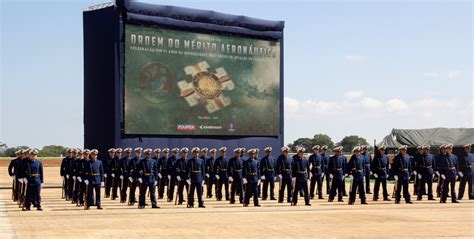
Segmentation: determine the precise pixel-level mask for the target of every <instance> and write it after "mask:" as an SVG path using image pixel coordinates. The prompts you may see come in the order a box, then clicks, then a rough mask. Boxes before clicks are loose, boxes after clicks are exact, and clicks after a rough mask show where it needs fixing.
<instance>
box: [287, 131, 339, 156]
mask: <svg viewBox="0 0 474 239" xmlns="http://www.w3.org/2000/svg"><path fill="white" fill-rule="evenodd" d="M314 145H319V146H323V145H327V146H328V147H329V149H332V148H333V147H334V142H333V141H332V140H331V137H329V136H328V135H326V134H315V135H314V136H313V138H299V139H297V140H295V141H293V143H291V144H288V148H290V150H291V151H292V152H295V151H296V147H299V146H303V147H305V148H306V152H311V148H313V146H314Z"/></svg>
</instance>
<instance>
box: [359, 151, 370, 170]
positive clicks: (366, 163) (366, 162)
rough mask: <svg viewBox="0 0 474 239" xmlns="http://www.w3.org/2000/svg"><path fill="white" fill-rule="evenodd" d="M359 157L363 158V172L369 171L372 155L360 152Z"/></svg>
mask: <svg viewBox="0 0 474 239" xmlns="http://www.w3.org/2000/svg"><path fill="white" fill-rule="evenodd" d="M360 157H361V158H362V159H363V160H364V173H370V163H371V162H372V156H370V153H361V154H360Z"/></svg>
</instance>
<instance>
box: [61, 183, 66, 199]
mask: <svg viewBox="0 0 474 239" xmlns="http://www.w3.org/2000/svg"><path fill="white" fill-rule="evenodd" d="M61 198H62V199H64V198H66V180H65V179H63V191H62V195H61Z"/></svg>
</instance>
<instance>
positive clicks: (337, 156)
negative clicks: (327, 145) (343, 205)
mask: <svg viewBox="0 0 474 239" xmlns="http://www.w3.org/2000/svg"><path fill="white" fill-rule="evenodd" d="M333 151H334V155H333V156H332V157H330V158H329V163H328V170H329V178H330V179H331V183H330V185H331V187H330V188H331V191H330V193H329V200H328V201H329V202H332V201H334V197H335V196H336V193H337V196H338V197H337V198H338V202H344V201H343V200H342V197H343V195H344V188H345V183H344V169H345V165H346V158H345V157H344V155H342V146H339V147H336V148H334V149H333Z"/></svg>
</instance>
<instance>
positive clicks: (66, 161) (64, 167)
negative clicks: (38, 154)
mask: <svg viewBox="0 0 474 239" xmlns="http://www.w3.org/2000/svg"><path fill="white" fill-rule="evenodd" d="M71 158H72V149H67V150H66V157H64V158H63V160H62V161H61V168H60V171H59V173H60V175H61V178H62V179H63V195H64V197H63V198H65V199H66V201H69V199H70V197H69V196H70V195H69V193H68V192H69V189H68V186H69V183H68V182H69V177H70V175H69V173H68V172H69V167H70V161H71Z"/></svg>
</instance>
